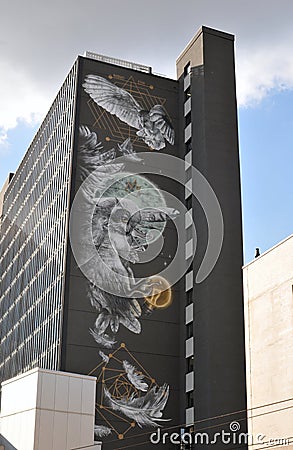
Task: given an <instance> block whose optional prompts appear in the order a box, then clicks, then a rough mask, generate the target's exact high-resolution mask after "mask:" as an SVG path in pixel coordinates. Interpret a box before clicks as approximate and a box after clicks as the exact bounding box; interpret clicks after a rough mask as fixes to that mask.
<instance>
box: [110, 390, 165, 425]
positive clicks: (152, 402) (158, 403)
mask: <svg viewBox="0 0 293 450" xmlns="http://www.w3.org/2000/svg"><path fill="white" fill-rule="evenodd" d="M104 396H105V399H106V400H107V402H108V405H109V406H110V408H111V409H112V410H113V411H118V412H119V413H122V414H124V415H125V416H126V417H129V418H130V419H133V420H135V422H136V423H137V424H138V426H139V427H143V426H153V427H157V426H158V423H157V422H160V421H166V420H168V419H162V416H163V413H162V411H163V410H164V408H165V406H166V403H167V401H168V398H169V386H167V385H166V384H164V385H163V386H161V387H159V388H157V387H153V388H152V389H150V390H149V391H148V392H147V393H146V395H144V396H142V397H136V396H135V394H132V395H131V396H130V397H129V398H126V397H125V398H121V399H118V400H117V399H116V398H113V397H112V396H111V394H110V392H109V391H108V389H107V388H104Z"/></svg>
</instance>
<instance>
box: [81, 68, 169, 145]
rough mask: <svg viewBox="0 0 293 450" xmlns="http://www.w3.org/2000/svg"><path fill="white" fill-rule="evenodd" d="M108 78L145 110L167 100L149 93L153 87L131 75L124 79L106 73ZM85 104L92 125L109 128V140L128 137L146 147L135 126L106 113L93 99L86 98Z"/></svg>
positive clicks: (118, 140)
mask: <svg viewBox="0 0 293 450" xmlns="http://www.w3.org/2000/svg"><path fill="white" fill-rule="evenodd" d="M108 78H109V79H110V80H111V82H112V83H113V84H115V85H116V86H118V87H120V88H122V89H125V90H126V91H127V92H129V93H130V94H131V95H133V97H134V98H135V100H137V102H138V103H139V104H140V106H141V107H142V108H144V109H146V110H147V111H148V110H150V109H151V108H152V107H153V106H155V105H157V104H160V105H162V106H164V105H165V103H166V101H167V100H166V98H165V97H160V96H157V95H153V94H152V93H151V91H152V90H153V89H154V87H153V86H152V85H146V84H145V83H144V82H142V81H140V80H138V81H135V79H134V78H133V76H130V77H129V78H128V79H126V80H125V79H124V77H122V76H120V75H115V74H113V75H108ZM87 104H88V106H89V109H90V111H91V113H92V115H93V117H94V122H93V124H92V126H93V127H100V128H102V129H104V130H109V134H110V136H108V137H107V138H108V139H107V140H108V141H110V140H111V141H113V142H121V140H122V141H125V140H126V139H127V138H128V137H129V138H131V139H132V142H133V144H135V145H137V146H138V147H143V148H147V149H148V146H147V144H145V143H144V142H143V141H142V140H140V138H139V137H138V136H137V134H136V131H137V130H136V129H135V128H133V127H131V126H129V125H127V124H125V123H124V122H122V121H121V120H120V119H118V117H116V116H115V115H112V114H110V113H108V112H107V111H106V110H105V109H104V108H102V107H100V106H99V105H97V104H96V103H95V101H94V100H92V99H90V100H88V101H87ZM166 113H167V112H166ZM167 115H168V114H167Z"/></svg>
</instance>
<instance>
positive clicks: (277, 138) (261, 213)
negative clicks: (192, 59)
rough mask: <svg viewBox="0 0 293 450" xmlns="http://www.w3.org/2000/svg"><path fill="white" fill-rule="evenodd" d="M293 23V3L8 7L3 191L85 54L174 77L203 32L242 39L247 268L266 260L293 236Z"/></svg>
mask: <svg viewBox="0 0 293 450" xmlns="http://www.w3.org/2000/svg"><path fill="white" fill-rule="evenodd" d="M146 5H147V7H146ZM16 10H17V11H18V14H17V15H16V14H15V11H16ZM186 12H188V14H186ZM292 17H293V2H292V0H280V1H279V2H278V3H275V2H270V1H269V0H257V1H254V2H252V0H247V1H245V2H244V1H243V2H241V1H240V2H235V1H232V0H219V1H217V2H214V0H183V1H182V2H180V3H179V2H178V3H173V2H172V3H171V2H170V1H169V0H161V1H160V2H158V1H155V0H148V2H147V3H146V2H139V1H138V0H136V1H135V0H125V1H124V2H123V3H122V2H116V3H115V2H114V3H113V2H111V5H110V3H109V2H105V1H102V0H88V1H87V3H86V4H85V3H82V2H72V1H69V0H63V2H58V1H57V0H53V1H51V2H50V3H49V2H46V1H44V0H38V1H37V0H28V1H27V2H23V1H21V0H15V1H14V2H10V4H8V3H6V4H5V5H3V7H2V12H1V17H0V50H1V60H0V98H1V102H0V185H2V184H3V182H4V180H5V178H6V176H7V173H8V172H9V171H14V170H15V169H16V167H17V166H18V164H19V162H20V161H21V158H22V156H23V154H24V152H25V150H26V148H27V146H28V145H29V143H30V141H31V139H32V137H33V135H34V133H35V131H36V129H37V126H38V123H39V122H40V120H41V118H42V117H43V116H44V114H45V112H46V110H47V109H48V106H49V105H50V103H51V102H52V100H53V98H54V95H55V94H56V92H57V90H58V88H59V87H60V85H61V83H62V81H63V78H64V77H65V75H66V73H67V72H68V70H69V68H70V66H71V65H72V63H73V61H74V59H75V58H76V55H77V54H83V52H84V51H85V50H91V51H95V52H97V53H102V54H106V55H110V56H114V57H118V58H123V59H127V60H132V61H137V62H141V63H143V64H146V65H151V66H152V67H153V69H154V72H158V73H164V74H166V75H168V76H175V65H174V61H175V59H176V57H177V56H178V55H179V53H180V51H181V50H182V48H184V47H185V45H186V44H187V42H188V41H189V40H190V39H191V37H192V36H193V35H194V33H195V32H196V31H197V29H198V28H199V27H200V26H201V25H203V24H204V25H207V26H210V27H213V28H217V29H221V30H224V31H227V32H230V33H233V34H235V35H236V62H237V72H236V74H237V96H238V106H239V138H240V152H241V176H242V196H243V218H244V242H245V261H246V262H247V261H249V260H251V259H252V258H253V256H254V250H255V247H260V249H261V251H262V252H263V251H265V250H267V249H268V248H270V247H271V246H273V245H275V244H276V243H277V242H279V241H280V240H282V239H283V238H285V237H287V236H288V235H290V234H292V232H293V204H292V193H293V187H292V183H291V179H292V176H291V167H292V165H293V164H292V163H293V156H292V153H293V137H292V129H293V114H292V113H293V111H292V109H293V108H292V104H293V58H292V54H293V28H292V23H291V21H292ZM280 24H281V25H280Z"/></svg>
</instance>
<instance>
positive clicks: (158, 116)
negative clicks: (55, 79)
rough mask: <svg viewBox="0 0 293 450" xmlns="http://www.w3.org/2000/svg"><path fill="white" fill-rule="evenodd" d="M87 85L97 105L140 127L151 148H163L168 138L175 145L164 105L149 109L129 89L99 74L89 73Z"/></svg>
mask: <svg viewBox="0 0 293 450" xmlns="http://www.w3.org/2000/svg"><path fill="white" fill-rule="evenodd" d="M83 88H84V90H85V91H86V92H87V93H88V94H89V95H90V97H91V98H92V99H93V100H94V101H95V102H96V103H97V105H99V106H101V107H102V108H104V109H105V110H106V111H108V112H109V113H111V114H113V115H115V116H117V117H118V118H119V119H120V120H121V121H122V122H125V123H127V124H128V125H130V126H131V127H133V128H136V129H137V130H138V131H137V132H136V134H137V136H139V137H140V138H141V139H142V140H143V141H144V142H145V143H146V144H147V145H148V146H149V147H150V148H151V149H154V150H161V149H162V148H164V147H165V146H166V142H165V141H166V140H167V141H168V142H169V143H170V144H172V145H173V144H174V137H175V133H174V129H173V127H172V125H171V123H170V121H169V119H168V116H167V113H166V111H165V109H164V107H163V106H162V105H154V106H153V107H151V108H150V109H149V110H145V109H144V108H142V107H141V105H140V104H139V103H138V102H137V101H136V100H135V98H134V97H133V96H132V95H131V94H130V93H129V92H127V91H126V90H125V89H122V88H120V87H118V86H116V85H115V84H113V83H111V82H110V81H108V80H106V79H105V78H103V77H100V76H98V75H87V76H86V78H85V81H84V83H83Z"/></svg>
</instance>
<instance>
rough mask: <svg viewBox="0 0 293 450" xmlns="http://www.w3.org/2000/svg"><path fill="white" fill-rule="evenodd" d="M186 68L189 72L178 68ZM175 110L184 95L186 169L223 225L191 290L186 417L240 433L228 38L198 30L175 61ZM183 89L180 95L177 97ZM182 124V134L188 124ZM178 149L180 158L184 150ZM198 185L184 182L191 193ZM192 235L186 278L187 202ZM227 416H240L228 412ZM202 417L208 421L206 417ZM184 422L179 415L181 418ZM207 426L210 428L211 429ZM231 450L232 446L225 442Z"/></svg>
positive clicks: (200, 225) (238, 264)
mask: <svg viewBox="0 0 293 450" xmlns="http://www.w3.org/2000/svg"><path fill="white" fill-rule="evenodd" d="M188 63H190V66H191V68H190V71H189V73H186V72H188V71H187V70H185V73H184V67H186V66H187V65H188ZM177 70H178V76H180V75H181V76H180V78H179V83H180V86H181V96H182V109H183V102H184V100H185V101H187V94H188V90H187V89H185V88H186V84H188V81H189V80H188V78H190V88H189V90H190V92H189V95H190V98H191V113H190V115H191V117H190V119H191V139H190V140H191V147H192V164H193V166H194V167H196V168H197V169H198V170H199V171H200V172H201V173H202V174H203V175H204V176H205V178H206V179H207V181H208V182H209V183H210V186H211V187H212V189H213V191H214V193H215V194H216V196H217V198H218V201H219V204H220V207H221V212H222V215H223V222H224V240H223V246H222V250H221V253H220V256H219V258H218V260H217V263H216V265H215V267H214V269H213V271H212V272H211V274H210V275H209V276H208V277H207V278H206V279H205V280H204V281H203V282H202V283H200V284H195V281H194V288H193V291H192V299H193V302H194V305H193V314H194V320H193V337H194V419H195V421H196V420H201V421H204V422H201V424H202V426H203V427H205V428H206V429H207V430H209V429H210V430H212V432H214V431H215V430H216V431H221V429H222V428H223V427H222V425H219V430H218V429H215V428H214V427H215V426H216V425H217V424H218V422H219V423H220V421H219V420H218V421H217V420H216V419H214V418H215V417H216V416H220V415H222V414H227V416H226V420H225V422H227V425H226V426H227V427H228V424H229V421H230V422H232V421H233V420H239V423H241V431H242V432H245V430H246V413H245V408H246V388H245V386H246V381H245V354H244V314H243V286H242V264H243V259H242V224H241V220H242V219H241V195H240V177H239V151H238V126H237V108H236V94H235V66H234V36H232V35H229V34H227V33H222V32H219V31H216V30H212V29H210V28H207V27H202V28H201V30H200V31H199V33H198V34H197V35H196V36H195V38H194V39H193V40H192V41H191V43H190V44H189V45H188V46H187V49H186V50H185V51H184V52H183V53H182V54H181V56H180V57H179V58H178V60H177ZM183 91H185V92H186V91H187V93H186V94H185V95H183ZM187 122H188V121H187V120H186V122H185V126H186V128H185V131H186V130H187V128H188V127H189V125H187ZM186 147H188V146H185V148H183V150H182V153H183V154H184V153H186V152H187V151H189V148H186ZM197 183H198V180H196V179H193V180H192V186H193V192H196V186H197ZM191 207H192V211H193V218H194V221H195V224H196V230H197V239H198V240H197V249H196V257H195V258H194V260H193V264H192V266H193V267H192V268H193V278H194V280H195V279H196V274H197V273H198V270H199V267H200V264H201V262H202V260H203V258H204V255H205V252H206V249H207V245H208V242H209V232H208V229H207V218H206V216H205V213H204V211H203V208H202V207H201V206H200V205H199V202H198V201H197V200H196V198H195V197H193V198H192V205H191ZM235 411H242V412H240V413H239V414H235ZM209 418H210V419H209ZM182 420H184V418H182ZM211 427H212V428H211ZM232 448H234V445H232Z"/></svg>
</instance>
